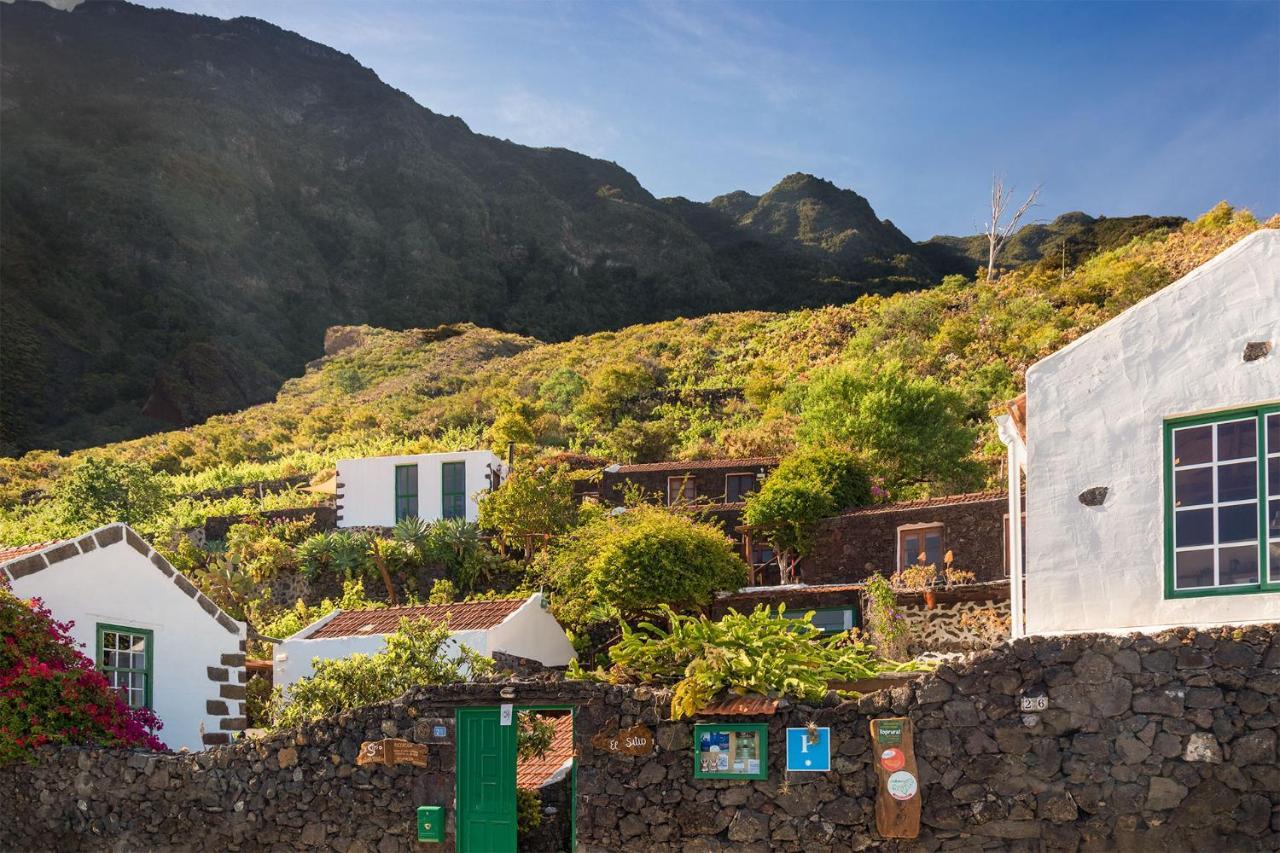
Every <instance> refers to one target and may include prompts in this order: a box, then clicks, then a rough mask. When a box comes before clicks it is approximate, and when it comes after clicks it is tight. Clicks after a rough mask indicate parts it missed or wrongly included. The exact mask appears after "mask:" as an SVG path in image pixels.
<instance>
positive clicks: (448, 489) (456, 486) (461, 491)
mask: <svg viewBox="0 0 1280 853" xmlns="http://www.w3.org/2000/svg"><path fill="white" fill-rule="evenodd" d="M440 483H441V485H440V513H441V516H442V517H444V518H466V517H467V463H465V462H445V463H443V464H442V465H441V466H440Z"/></svg>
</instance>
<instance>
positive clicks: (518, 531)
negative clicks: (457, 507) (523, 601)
mask: <svg viewBox="0 0 1280 853" xmlns="http://www.w3.org/2000/svg"><path fill="white" fill-rule="evenodd" d="M573 483H574V481H573V478H572V476H571V474H570V473H569V469H568V468H566V467H565V466H563V465H556V466H552V467H549V468H540V469H537V470H533V471H517V472H515V473H513V474H512V475H511V476H510V477H508V478H507V479H506V481H505V482H504V483H503V484H502V485H501V486H500V487H498V488H497V489H496V490H494V491H493V492H490V493H489V494H487V495H485V496H484V498H482V499H481V501H480V522H479V523H480V527H482V528H484V529H486V530H492V531H494V532H496V533H497V534H498V540H499V541H500V542H501V543H502V545H503V546H504V547H506V548H511V549H520V550H523V551H525V556H526V557H528V556H531V553H530V552H532V551H533V550H534V549H535V548H536V547H537V546H539V545H541V544H542V543H543V542H545V541H547V540H549V539H550V538H551V537H554V536H559V535H560V534H562V533H564V532H565V531H567V530H569V529H570V528H572V527H573V526H574V525H576V524H577V523H578V517H579V513H578V503H579V502H578V500H577V498H576V497H575V496H574V491H573Z"/></svg>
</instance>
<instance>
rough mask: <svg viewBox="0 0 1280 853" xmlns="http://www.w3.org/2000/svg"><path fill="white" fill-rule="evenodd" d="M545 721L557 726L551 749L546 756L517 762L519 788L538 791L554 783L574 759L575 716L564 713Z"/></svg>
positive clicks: (517, 785)
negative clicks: (556, 777)
mask: <svg viewBox="0 0 1280 853" xmlns="http://www.w3.org/2000/svg"><path fill="white" fill-rule="evenodd" d="M543 719H546V720H548V721H549V722H550V723H551V724H552V725H553V726H555V734H554V735H552V737H551V747H550V748H549V749H548V750H547V751H546V754H544V755H541V756H538V757H536V758H522V759H520V760H519V761H518V762H516V787H517V788H524V789H526V790H534V791H536V790H537V789H538V788H541V787H542V786H543V785H545V784H547V783H548V782H552V781H554V780H555V776H556V774H557V773H559V772H560V770H561V769H562V768H563V767H564V766H565V764H567V763H568V762H569V761H570V760H572V759H573V714H570V713H564V714H561V715H559V716H557V717H552V716H550V715H546V716H544V717H543Z"/></svg>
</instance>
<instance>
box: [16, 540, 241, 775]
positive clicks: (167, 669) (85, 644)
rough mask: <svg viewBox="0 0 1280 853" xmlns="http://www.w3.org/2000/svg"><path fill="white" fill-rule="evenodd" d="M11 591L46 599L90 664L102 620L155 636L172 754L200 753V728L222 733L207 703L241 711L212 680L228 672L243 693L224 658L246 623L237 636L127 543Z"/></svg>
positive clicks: (158, 687)
mask: <svg viewBox="0 0 1280 853" xmlns="http://www.w3.org/2000/svg"><path fill="white" fill-rule="evenodd" d="M12 588H13V592H14V593H15V594H16V595H18V596H19V597H21V598H33V597H39V598H41V599H43V601H44V603H45V606H46V607H48V608H49V610H50V611H51V612H52V613H53V615H54V617H55V618H56V619H58V620H59V621H74V622H75V625H74V626H73V627H72V629H71V636H72V637H73V638H75V640H76V641H77V642H79V643H80V644H81V645H82V649H81V650H82V651H83V652H84V653H85V654H86V655H87V656H88V657H89V658H91V659H92V658H93V657H94V656H95V654H96V652H97V641H98V638H97V625H98V623H100V622H102V623H107V624H110V625H119V626H127V627H130V628H145V629H147V630H150V631H153V632H154V642H155V657H154V670H153V686H152V694H151V696H152V708H153V710H154V711H155V712H156V715H157V716H158V717H159V718H160V720H161V721H162V722H163V723H164V728H163V729H162V730H161V731H160V732H159V737H160V739H161V740H162V741H164V742H165V744H166V745H167V746H169V748H171V749H180V748H182V747H187V748H188V749H192V750H197V749H202V748H203V743H202V741H201V725H202V724H203V726H204V729H205V731H207V732H217V731H219V721H220V719H221V717H219V716H214V715H210V714H207V713H206V704H205V703H206V701H208V700H214V701H222V702H226V704H228V705H229V706H230V707H231V708H235V707H236V705H237V701H235V700H227V699H224V698H222V697H221V696H220V689H221V683H219V682H215V681H211V680H210V678H209V674H208V668H209V667H214V668H219V669H228V670H229V673H230V675H229V678H228V681H227V682H226V683H229V684H232V685H235V686H237V687H243V685H242V684H241V683H240V681H239V679H238V677H237V676H238V673H239V672H240V671H241V669H242V668H237V667H225V666H223V664H222V656H223V655H233V656H239V655H241V651H240V641H241V640H243V639H244V634H245V631H244V626H243V624H240V625H239V633H238V634H232V633H231V632H229V631H228V630H227V629H226V628H224V627H223V626H222V625H220V624H218V622H217V621H215V619H214V618H213V617H212V616H210V615H209V614H208V613H206V612H205V611H204V610H203V609H201V607H200V606H199V604H197V603H196V600H195V599H193V598H191V597H190V596H188V594H187V593H186V592H184V591H183V590H181V589H179V588H178V586H177V585H176V584H175V583H174V580H173V579H172V578H170V577H166V576H165V575H164V574H163V573H162V572H161V571H160V569H159V568H157V567H156V566H155V565H154V564H153V563H152V562H151V561H150V560H148V559H147V558H146V557H145V556H143V555H142V554H140V553H139V552H138V551H136V550H135V549H134V548H133V547H131V546H130V545H129V543H128V542H125V541H124V540H120V541H117V542H115V543H114V544H111V545H108V546H107V547H104V548H95V549H94V550H91V551H89V552H88V553H83V554H77V555H75V556H71V557H68V558H66V559H64V560H61V561H59V562H57V563H54V564H53V565H51V566H49V567H48V568H45V569H42V570H40V571H38V572H36V573H34V574H31V575H27V576H25V577H20V578H17V579H16V580H14V581H13V583H12Z"/></svg>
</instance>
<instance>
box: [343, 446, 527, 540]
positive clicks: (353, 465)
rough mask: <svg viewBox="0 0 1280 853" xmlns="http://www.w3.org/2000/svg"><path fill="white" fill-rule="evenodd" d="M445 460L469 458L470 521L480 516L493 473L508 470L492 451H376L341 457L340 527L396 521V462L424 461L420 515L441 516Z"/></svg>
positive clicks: (421, 463) (420, 464)
mask: <svg viewBox="0 0 1280 853" xmlns="http://www.w3.org/2000/svg"><path fill="white" fill-rule="evenodd" d="M445 462H465V463H466V476H467V487H466V488H467V521H475V520H476V517H477V515H478V512H479V510H478V505H477V502H476V498H477V496H478V495H480V494H481V493H483V492H485V491H487V490H488V489H489V485H490V481H489V472H490V470H491V469H497V470H499V471H503V472H504V473H505V467H506V466H505V464H504V463H503V461H502V460H501V459H500V458H498V456H496V455H495V454H493V453H490V452H489V451H487V450H466V451H460V452H458V453H419V454H414V455H409V456H374V457H369V458H366V459H343V460H341V461H339V462H338V494H339V495H340V497H339V498H338V499H337V508H338V526H339V527H370V526H381V527H390V526H392V525H393V524H395V523H396V466H398V465H417V466H418V516H419V517H420V518H422V519H423V520H424V521H435V520H437V519H439V518H440V516H441V491H440V490H441V486H442V474H441V469H440V466H441V465H442V464H444V463H445Z"/></svg>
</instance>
